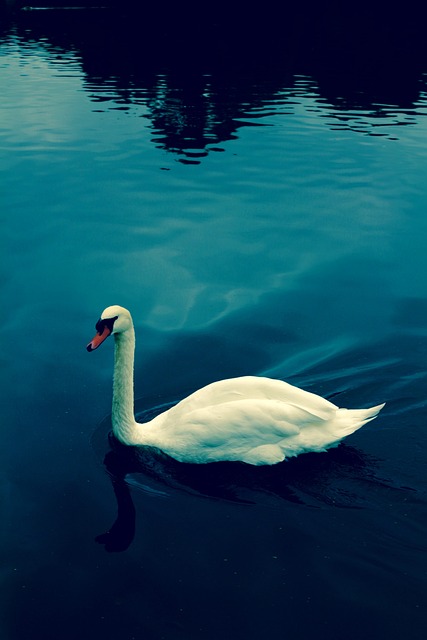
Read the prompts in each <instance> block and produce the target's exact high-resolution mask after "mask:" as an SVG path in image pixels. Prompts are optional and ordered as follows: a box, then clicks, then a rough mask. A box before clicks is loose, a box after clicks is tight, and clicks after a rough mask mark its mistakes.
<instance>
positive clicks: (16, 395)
mask: <svg viewBox="0 0 427 640" xmlns="http://www.w3.org/2000/svg"><path fill="white" fill-rule="evenodd" d="M83 15H84V18H82V16H83ZM175 17H176V16H175ZM315 17H316V16H315ZM329 17H330V16H329ZM317 18H319V16H317ZM327 18H328V16H326V17H325V18H324V21H323V22H320V27H319V28H318V29H317V28H316V25H318V22H316V20H315V19H313V21H312V22H310V23H309V24H308V23H307V22H304V21H303V22H300V21H299V20H298V15H296V16H295V15H293V16H292V20H291V21H290V22H289V23H288V26H287V28H286V29H285V31H284V36H283V37H282V38H281V40H280V41H279V39H278V38H275V37H271V38H270V37H269V34H270V31H269V32H267V33H266V35H265V37H262V36H259V33H257V28H256V27H257V25H256V24H255V23H251V22H250V20H249V18H248V16H240V17H239V15H235V16H233V19H232V20H230V21H228V22H227V21H226V22H224V23H221V21H220V20H219V18H216V19H215V20H214V21H213V22H212V23H210V24H209V25H208V26H207V25H203V26H204V27H207V28H206V29H205V28H202V29H198V30H197V29H192V28H191V25H190V26H188V24H187V27H185V20H183V21H182V22H179V21H178V22H174V20H171V21H170V22H168V21H167V19H166V18H165V19H164V20H163V19H160V18H158V17H157V22H156V21H154V22H151V28H150V29H148V32H147V31H146V32H145V38H141V34H140V29H139V28H138V27H136V26H135V24H133V22H132V20H130V19H129V17H128V14H118V13H117V12H113V13H110V12H108V11H104V12H100V11H97V12H89V13H88V12H84V13H81V12H80V13H79V12H70V11H62V12H46V11H43V12H42V11H39V12H17V13H14V14H11V15H9V14H5V15H4V16H3V30H2V34H1V40H0V77H1V86H2V87H7V90H6V91H2V94H1V98H0V109H1V116H0V122H1V132H0V136H1V137H0V144H1V156H0V170H1V185H2V187H1V193H2V195H1V198H2V205H1V211H2V219H3V225H2V229H3V233H2V235H1V240H0V242H1V254H2V263H3V269H2V273H3V277H2V281H1V293H2V305H1V308H2V365H3V366H2V371H3V380H2V386H3V391H4V394H3V401H2V431H3V447H2V453H1V455H2V463H1V469H2V472H1V479H2V505H3V509H2V510H3V514H4V515H3V517H2V520H3V527H2V545H1V549H2V555H3V559H2V582H3V594H4V597H3V604H2V607H3V617H2V637H4V638H5V639H7V640H18V639H23V638H25V639H27V638H29V637H43V638H45V639H50V638H52V639H53V638H55V639H57V638H61V639H65V640H66V639H67V638H75V637H85V638H86V637H87V638H92V637H93V638H98V637H102V638H105V639H109V638H117V637H118V635H120V637H122V638H124V639H129V640H131V639H132V638H141V637H144V638H150V639H151V638H153V639H154V638H155V639H157V638H158V639H160V638H167V639H173V640H175V639H181V638H182V639H185V640H188V638H203V639H209V638H217V637H218V635H220V634H221V635H222V636H225V637H230V638H231V637H246V638H258V637H260V636H265V634H268V635H273V634H274V635H280V636H281V635H283V634H284V633H286V634H287V636H288V637H290V638H293V637H296V636H297V634H298V637H300V638H309V637H311V636H312V635H314V634H315V635H316V637H318V638H325V639H326V638H328V639H331V638H334V639H335V638H336V639H341V638H343V637H347V638H359V637H361V636H363V637H379V638H380V637H381V638H382V637H387V638H389V639H398V638H401V637H403V636H404V635H405V637H406V636H409V637H411V638H412V639H414V640H417V639H421V638H422V637H424V629H425V623H426V595H425V594H426V570H427V567H426V562H425V552H426V544H425V522H426V515H427V514H426V481H425V472H424V470H425V454H424V451H425V445H426V435H425V418H426V409H425V388H426V371H425V361H426V355H427V353H426V352H427V348H426V347H427V336H426V326H427V303H426V288H427V282H426V277H425V274H426V273H427V265H426V261H427V258H426V252H425V241H426V234H427V229H426V218H425V201H426V196H427V186H426V180H425V175H426V169H427V136H426V133H427V120H426V117H425V116H426V114H427V83H426V78H427V75H426V74H427V59H426V57H425V55H424V54H425V51H424V49H423V45H422V42H421V40H419V39H417V28H416V21H414V23H402V24H399V25H396V24H394V25H393V24H385V23H384V21H383V20H382V21H380V23H375V22H374V26H372V25H371V27H370V29H371V31H369V29H368V30H365V31H364V33H363V36H364V37H363V38H362V39H363V42H364V46H363V48H360V47H359V48H358V47H357V46H356V45H355V43H357V36H358V35H359V36H360V34H358V33H357V30H356V27H355V30H354V31H352V30H349V28H348V24H347V31H346V38H344V37H343V35H342V33H343V32H342V29H340V28H338V27H339V24H337V23H336V22H334V20H330V21H328V19H327ZM239 21H243V24H244V26H245V29H240V30H239V29H238V28H237V27H236V25H237V26H238V25H239V24H240V22H239ZM264 21H265V18H264ZM147 22H148V23H150V21H147ZM356 23H357V25H356V26H357V27H360V26H361V24H363V25H365V23H364V22H363V21H360V20H359V21H357V20H356ZM379 24H380V25H381V26H382V28H383V30H384V31H385V32H386V33H387V34H388V35H387V37H384V38H382V39H381V38H380V37H379V35H378V34H380V35H381V33H382V31H381V29H380V30H379V31H378V32H377V31H375V28H376V27H378V25H379ZM325 25H329V27H328V28H329V29H330V31H328V32H325V31H324V29H325ZM375 25H376V26H375ZM365 26H366V25H365ZM386 27H387V28H386ZM278 29H279V27H278V26H277V25H276V26H275V28H274V29H273V30H272V31H271V33H272V34H273V35H274V36H276V35H277V32H278ZM254 34H255V35H258V37H257V38H254V37H253V36H254ZM372 34H375V38H372ZM390 34H391V36H390ZM399 34H400V35H401V36H402V37H401V38H400V39H399V38H398V37H397V36H398V35H399ZM408 34H409V35H410V36H411V37H406V36H408ZM303 36H304V37H303ZM403 36H405V38H406V39H405V38H403ZM402 38H403V40H402ZM341 39H343V40H344V41H345V42H344V44H345V46H344V47H343V46H342V45H343V42H342V41H341ZM402 41H404V42H405V43H406V45H405V46H403V47H402V44H401V43H402ZM340 47H341V48H340ZM116 303H118V304H122V305H125V306H127V307H129V308H130V309H131V310H132V313H133V315H134V319H135V323H136V328H137V364H136V372H135V376H136V396H137V398H138V400H137V412H138V414H139V416H140V417H143V416H144V415H146V414H147V412H148V413H149V412H151V411H153V410H154V411H156V410H158V409H156V408H157V407H160V408H163V407H164V406H168V405H169V403H172V402H175V401H176V400H178V399H179V398H181V397H183V396H184V395H186V394H187V393H189V392H191V391H193V390H194V389H196V388H198V387H200V386H202V385H203V384H205V383H208V382H210V381H212V380H215V379H220V378H224V377H229V376H234V375H242V374H263V375H270V376H274V377H278V378H282V379H286V380H288V381H289V382H291V383H293V384H297V385H299V386H302V387H303V388H306V389H308V390H310V391H314V392H316V393H319V394H321V395H324V396H325V397H328V398H333V399H334V402H336V403H337V404H339V405H342V406H349V407H354V408H356V407H364V406H371V405H373V404H378V403H379V402H382V401H386V402H387V405H386V407H385V409H384V411H383V412H382V414H381V416H380V417H379V418H378V419H377V420H376V421H374V422H373V423H370V424H369V425H367V426H365V427H364V428H363V429H362V430H361V431H359V432H358V433H356V434H354V435H353V436H351V437H350V438H348V439H347V441H346V443H345V444H344V445H342V446H341V447H339V448H338V449H336V450H333V451H330V452H328V453H327V454H310V455H306V456H302V457H299V458H298V459H295V460H291V461H289V462H287V463H284V464H282V465H278V466H277V467H272V468H257V469H254V468H252V467H247V466H244V465H238V464H227V463H224V464H219V465H213V466H212V465H210V466H206V467H194V466H191V465H190V466H187V465H179V464H177V463H173V462H171V461H168V460H165V459H163V458H162V457H161V456H158V455H156V454H149V455H147V456H146V457H145V458H144V459H143V460H141V459H138V458H136V457H135V455H134V453H133V452H132V451H129V450H122V449H121V448H119V449H117V448H116V447H114V446H113V444H112V443H111V442H110V441H109V439H108V432H109V428H110V427H109V416H108V412H109V407H110V401H111V373H112V353H111V344H109V343H106V344H105V345H103V348H102V349H100V350H99V351H97V352H96V353H95V354H91V355H89V354H87V353H86V351H85V345H86V343H87V342H88V340H89V339H90V338H91V337H92V334H93V332H94V324H95V322H96V320H97V318H98V317H99V314H100V312H101V311H102V309H103V308H104V307H106V306H107V305H110V304H116ZM113 489H114V491H113ZM117 509H119V511H118V516H119V517H118V519H117V520H116V518H117ZM115 521H116V524H115V525H114V526H112V525H113V523H114V522H115ZM108 531H110V533H106V532H108ZM96 538H97V540H95V539H96Z"/></svg>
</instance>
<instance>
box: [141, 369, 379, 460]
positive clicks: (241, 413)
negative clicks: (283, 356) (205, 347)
mask: <svg viewBox="0 0 427 640" xmlns="http://www.w3.org/2000/svg"><path fill="white" fill-rule="evenodd" d="M381 407H382V405H381V406H380V407H375V408H372V409H361V410H358V409H356V410H349V409H339V408H338V407H337V406H336V405H334V404H333V403H332V402H329V401H328V400H325V399H324V398H321V397H320V396H317V395H315V394H313V393H310V392H308V391H304V390H302V389H298V388H297V387H294V386H292V385H290V384H288V383H286V382H282V381H280V380H273V379H270V378H258V377H255V376H247V377H242V378H232V379H228V380H221V381H219V382H214V383H212V384H210V385H207V386H206V387H204V388H202V389H200V390H199V391H196V392H195V393H193V394H191V395H190V396H188V397H187V398H185V399H184V400H182V401H181V402H179V403H178V404H177V405H176V406H175V407H172V409H170V410H169V411H167V412H165V413H164V414H161V415H160V416H157V417H156V418H155V419H154V420H153V421H152V423H150V425H149V426H148V425H147V427H148V429H150V430H151V429H152V435H153V437H155V439H156V443H157V446H158V447H159V448H161V449H162V450H163V451H165V452H166V453H168V454H169V455H171V456H172V457H174V458H176V459H177V460H181V461H187V462H197V463H199V462H213V461H219V460H240V461H242V462H247V463H249V464H255V465H260V464H275V463H277V462H280V461H281V460H284V459H285V458H286V457H292V456H297V455H299V454H300V453H304V452H307V451H325V450H326V449H328V448H329V447H331V446H335V445H336V444H338V443H339V441H340V440H341V439H342V438H343V437H344V436H345V435H348V434H349V433H352V432H353V431H356V429H358V428H360V427H361V426H362V425H363V424H365V422H367V421H368V420H371V419H373V418H374V417H375V416H376V414H377V413H378V411H379V410H380V408H381ZM144 438H146V436H144ZM145 442H146V440H145Z"/></svg>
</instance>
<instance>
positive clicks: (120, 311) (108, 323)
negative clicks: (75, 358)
mask: <svg viewBox="0 0 427 640" xmlns="http://www.w3.org/2000/svg"><path fill="white" fill-rule="evenodd" d="M132 326H133V323H132V317H131V315H130V313H129V311H128V310H127V309H125V308H124V307H119V306H118V305H113V306H112V307H107V308H106V309H104V311H103V312H102V313H101V317H100V318H99V320H98V322H97V323H96V326H95V328H96V335H95V337H94V338H93V340H91V341H90V342H89V344H88V345H87V347H86V348H87V350H88V351H94V350H95V349H97V348H98V347H99V345H100V344H102V343H103V342H104V340H106V339H107V338H108V336H110V335H111V334H117V333H124V332H125V331H128V329H130V328H131V327H132Z"/></svg>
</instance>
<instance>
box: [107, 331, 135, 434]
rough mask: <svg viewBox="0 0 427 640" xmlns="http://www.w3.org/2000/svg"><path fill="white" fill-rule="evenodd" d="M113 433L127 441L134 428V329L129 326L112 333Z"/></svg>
mask: <svg viewBox="0 0 427 640" xmlns="http://www.w3.org/2000/svg"><path fill="white" fill-rule="evenodd" d="M114 339H115V350H114V382H113V408H112V423H113V433H114V435H115V436H116V438H118V439H119V440H120V441H122V442H125V443H129V442H131V440H132V433H133V431H134V429H135V417H134V396H133V366H134V358H135V331H134V328H133V327H131V328H130V329H128V330H127V331H125V332H124V333H117V334H115V335H114Z"/></svg>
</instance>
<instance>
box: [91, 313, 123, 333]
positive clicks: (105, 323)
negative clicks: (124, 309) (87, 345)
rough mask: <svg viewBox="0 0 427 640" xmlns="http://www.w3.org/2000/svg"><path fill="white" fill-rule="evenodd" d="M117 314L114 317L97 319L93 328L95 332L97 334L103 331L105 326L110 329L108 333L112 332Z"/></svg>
mask: <svg viewBox="0 0 427 640" xmlns="http://www.w3.org/2000/svg"><path fill="white" fill-rule="evenodd" d="M117 318H118V316H114V318H105V319H104V320H103V319H101V318H100V319H99V320H98V322H97V323H96V325H95V329H96V331H97V333H99V335H101V334H102V333H103V332H104V329H105V327H107V329H108V330H109V331H110V333H112V332H113V327H114V323H115V321H116V320H117Z"/></svg>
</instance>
